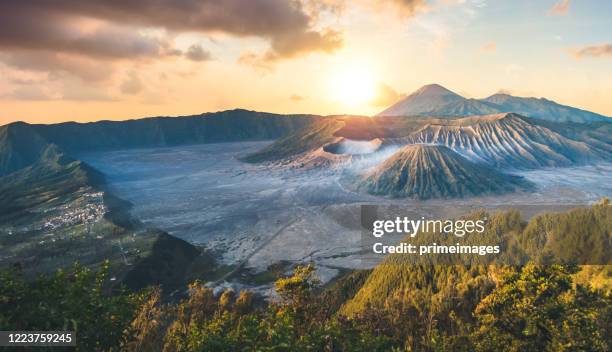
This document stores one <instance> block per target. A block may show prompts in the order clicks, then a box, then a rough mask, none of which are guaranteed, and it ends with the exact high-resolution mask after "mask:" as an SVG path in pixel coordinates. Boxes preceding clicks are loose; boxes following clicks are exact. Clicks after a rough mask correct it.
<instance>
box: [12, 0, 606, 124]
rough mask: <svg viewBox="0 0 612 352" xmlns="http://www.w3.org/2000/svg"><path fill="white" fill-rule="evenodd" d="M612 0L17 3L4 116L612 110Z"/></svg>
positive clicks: (83, 118)
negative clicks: (410, 101) (503, 97)
mask: <svg viewBox="0 0 612 352" xmlns="http://www.w3.org/2000/svg"><path fill="white" fill-rule="evenodd" d="M610 13H612V2H611V1H606V0H600V1H595V0H580V1H578V0H550V1H546V0H540V1H530V0H516V1H502V0H500V1H493V0H352V1H349V0H248V1H247V0H132V1H120V0H99V1H83V0H54V1H50V0H29V1H21V0H4V1H1V2H0V23H1V25H0V124H6V123H10V122H12V121H18V120H21V121H26V122H30V123H56V122H62V121H80V122H87V121H96V120H123V119H130V118H140V117H147V116H180V115H192V114H200V113H203V112H214V111H220V110H227V109H234V108H244V109H251V110H258V111H267V112H274V113H313V114H322V115H329V114H359V115H374V114H376V113H377V112H380V111H382V110H384V109H385V108H386V107H387V106H389V105H391V104H393V103H394V102H396V101H398V100H399V99H401V98H402V97H403V96H405V95H407V94H410V93H411V92H413V91H415V90H416V89H418V88H419V87H421V86H423V85H425V84H430V83H438V84H441V85H443V86H445V87H446V88H448V89H450V90H453V91H454V92H456V93H458V94H461V95H463V96H465V97H469V98H484V97H487V96H489V95H492V94H495V93H498V92H505V93H509V94H512V95H516V96H533V97H546V98H548V99H551V100H555V101H557V102H559V103H562V104H566V105H571V106H575V107H579V108H582V109H586V110H590V111H594V112H597V113H600V114H604V115H607V116H612V98H611V93H610V92H612V21H611V20H610V18H609V14H610Z"/></svg>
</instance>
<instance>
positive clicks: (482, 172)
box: [357, 144, 531, 199]
mask: <svg viewBox="0 0 612 352" xmlns="http://www.w3.org/2000/svg"><path fill="white" fill-rule="evenodd" d="M357 188H358V189H360V190H363V191H366V192H368V193H371V194H376V195H389V196H393V197H414V198H420V199H429V198H455V197H467V196H476V195H485V194H501V193H508V192H513V191H517V190H526V189H530V188H531V185H530V184H529V183H528V182H527V181H525V180H523V179H522V178H521V177H518V176H513V175H506V174H502V173H500V172H497V171H495V170H494V169H492V168H490V167H488V166H486V165H483V164H478V163H473V162H471V161H469V160H467V159H466V158H464V157H462V156H461V155H459V154H458V153H456V152H454V151H453V150H451V149H450V148H448V147H446V146H442V145H427V144H414V145H408V146H405V147H403V148H402V149H400V150H399V151H398V152H396V153H395V154H393V155H392V156H391V157H390V158H389V159H387V160H385V161H384V162H383V163H382V164H381V165H379V166H377V167H376V168H375V169H373V170H371V171H369V172H368V173H366V174H365V175H363V176H362V177H361V178H360V179H359V180H358V181H357Z"/></svg>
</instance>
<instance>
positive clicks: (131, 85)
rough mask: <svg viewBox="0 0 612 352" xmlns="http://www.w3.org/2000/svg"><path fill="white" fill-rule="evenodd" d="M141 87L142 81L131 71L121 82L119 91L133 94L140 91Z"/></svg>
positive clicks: (142, 86)
mask: <svg viewBox="0 0 612 352" xmlns="http://www.w3.org/2000/svg"><path fill="white" fill-rule="evenodd" d="M143 88H144V85H143V84H142V81H141V80H140V77H139V76H138V74H137V73H136V72H134V71H131V72H129V73H128V76H127V78H126V79H125V80H124V81H123V83H121V86H120V87H119V90H121V93H123V94H131V95H134V94H138V93H140V92H141V91H142V90H143Z"/></svg>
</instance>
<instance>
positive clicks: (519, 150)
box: [387, 113, 610, 169]
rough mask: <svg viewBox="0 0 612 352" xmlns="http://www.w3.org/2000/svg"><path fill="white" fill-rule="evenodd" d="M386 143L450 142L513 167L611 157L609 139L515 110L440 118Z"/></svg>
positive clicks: (470, 153)
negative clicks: (582, 135)
mask: <svg viewBox="0 0 612 352" xmlns="http://www.w3.org/2000/svg"><path fill="white" fill-rule="evenodd" d="M387 143H391V144H392V143H398V144H439V145H445V146H448V147H449V148H451V149H453V150H454V151H456V152H458V153H460V154H462V155H464V156H466V157H468V158H469V159H471V160H474V161H478V162H484V163H486V164H489V165H491V166H495V167H502V168H511V169H535V168H540V167H560V166H571V165H579V164H586V163H590V162H595V161H598V160H602V159H606V158H609V157H610V152H609V148H606V146H605V144H604V145H603V146H602V145H598V144H595V143H588V141H585V140H580V139H572V138H569V137H566V136H564V135H562V134H560V133H558V132H555V131H554V130H552V129H549V128H547V127H544V126H542V125H539V124H537V123H533V121H532V120H529V119H528V118H526V117H523V116H520V115H518V114H514V113H503V114H495V115H486V116H474V117H467V118H462V119H457V120H436V121H434V122H432V123H428V124H426V125H425V126H423V127H422V128H421V129H419V130H418V131H416V132H414V133H411V134H410V135H409V136H407V137H404V138H400V139H395V140H393V139H389V140H387ZM608 146H609V144H608Z"/></svg>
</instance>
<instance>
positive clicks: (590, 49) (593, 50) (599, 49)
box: [569, 44, 612, 59]
mask: <svg viewBox="0 0 612 352" xmlns="http://www.w3.org/2000/svg"><path fill="white" fill-rule="evenodd" d="M569 52H570V53H571V54H572V55H574V56H575V57H576V58H577V59H582V58H584V57H609V56H612V44H602V45H592V46H587V47H584V48H581V49H570V50H569Z"/></svg>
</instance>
